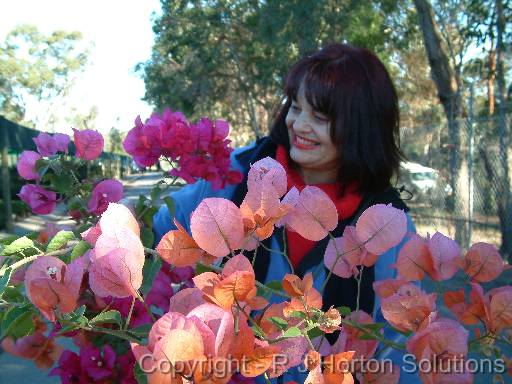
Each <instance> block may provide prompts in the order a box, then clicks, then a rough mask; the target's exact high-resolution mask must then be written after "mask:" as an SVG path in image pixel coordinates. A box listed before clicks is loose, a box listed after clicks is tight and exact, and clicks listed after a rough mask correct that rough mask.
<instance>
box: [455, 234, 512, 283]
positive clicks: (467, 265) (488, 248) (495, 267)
mask: <svg viewBox="0 0 512 384" xmlns="http://www.w3.org/2000/svg"><path fill="white" fill-rule="evenodd" d="M459 266H460V268H461V269H462V270H463V271H464V272H465V273H466V275H468V276H469V277H470V278H471V281H475V282H478V283H487V282H489V281H492V280H494V279H496V278H497V277H498V276H499V275H500V274H501V272H503V269H504V268H505V264H504V262H503V259H502V257H501V255H500V254H499V252H498V250H497V249H496V247H495V246H494V245H492V244H488V243H476V244H473V245H472V246H471V248H469V250H468V251H467V252H466V255H465V256H464V258H463V259H459Z"/></svg>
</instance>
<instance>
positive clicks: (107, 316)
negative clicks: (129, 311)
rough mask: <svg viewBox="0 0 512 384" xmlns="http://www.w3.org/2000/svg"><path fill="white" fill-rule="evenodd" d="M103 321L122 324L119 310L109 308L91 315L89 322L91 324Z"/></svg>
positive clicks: (102, 322)
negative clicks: (94, 315) (93, 315)
mask: <svg viewBox="0 0 512 384" xmlns="http://www.w3.org/2000/svg"><path fill="white" fill-rule="evenodd" d="M104 323H109V324H118V325H119V326H122V320H121V314H120V313H119V311H115V310H110V311H106V312H102V313H100V314H99V315H98V316H96V317H93V318H92V319H91V320H90V321H89V324H92V325H96V324H104Z"/></svg>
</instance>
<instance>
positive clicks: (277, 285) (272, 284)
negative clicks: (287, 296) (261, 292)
mask: <svg viewBox="0 0 512 384" xmlns="http://www.w3.org/2000/svg"><path fill="white" fill-rule="evenodd" d="M265 286H266V287H268V288H270V289H273V290H274V291H282V290H283V284H282V283H281V282H280V281H279V280H272V281H269V282H268V283H267V284H265Z"/></svg>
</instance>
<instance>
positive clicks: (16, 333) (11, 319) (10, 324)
mask: <svg viewBox="0 0 512 384" xmlns="http://www.w3.org/2000/svg"><path fill="white" fill-rule="evenodd" d="M33 331H34V321H33V319H32V311H31V310H30V306H29V305H28V304H27V305H24V306H21V307H13V308H11V309H9V310H8V311H7V313H6V314H5V315H4V317H3V319H2V332H1V336H0V339H2V338H3V337H5V336H12V337H14V338H19V337H22V336H26V335H30V334H31V333H32V332H33Z"/></svg>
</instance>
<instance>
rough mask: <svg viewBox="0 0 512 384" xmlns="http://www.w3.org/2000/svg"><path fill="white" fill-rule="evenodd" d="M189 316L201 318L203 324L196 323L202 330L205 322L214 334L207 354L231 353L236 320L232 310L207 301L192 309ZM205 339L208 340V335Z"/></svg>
mask: <svg viewBox="0 0 512 384" xmlns="http://www.w3.org/2000/svg"><path fill="white" fill-rule="evenodd" d="M187 318H196V319H199V320H200V321H201V322H202V324H196V326H197V327H198V328H199V329H200V331H201V332H203V331H202V328H203V324H205V325H206V326H207V327H208V328H209V329H210V330H211V332H208V331H207V332H206V334H212V335H214V338H213V339H211V342H212V344H211V345H206V342H205V347H206V352H205V354H206V355H209V356H221V357H226V356H228V355H229V354H230V353H231V350H232V348H233V343H234V337H235V320H234V317H233V314H232V313H231V310H227V311H226V310H224V309H222V308H220V307H218V306H216V305H214V304H210V303H205V304H202V305H200V306H198V307H196V308H194V309H193V310H192V311H190V312H189V313H188V315H187ZM204 340H208V339H207V338H206V337H205V338H204Z"/></svg>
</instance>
